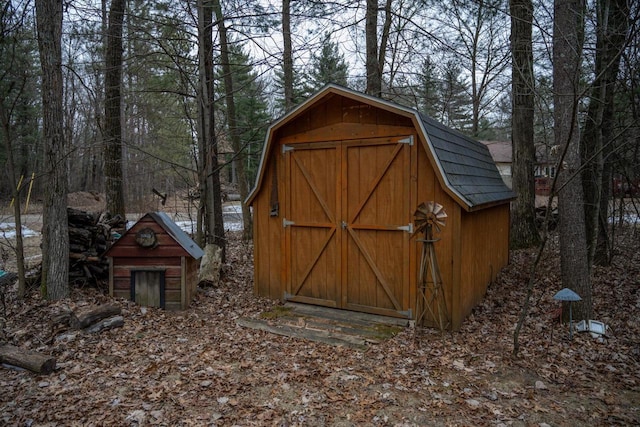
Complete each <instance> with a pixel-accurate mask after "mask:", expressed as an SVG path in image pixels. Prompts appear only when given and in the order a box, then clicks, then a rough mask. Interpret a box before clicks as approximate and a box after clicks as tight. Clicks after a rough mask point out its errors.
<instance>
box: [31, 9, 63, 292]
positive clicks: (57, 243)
mask: <svg viewBox="0 0 640 427" xmlns="http://www.w3.org/2000/svg"><path fill="white" fill-rule="evenodd" d="M36 21H37V29H38V48H39V51H40V66H41V68H42V88H41V90H42V127H43V134H44V147H45V150H44V151H45V152H44V171H45V180H46V184H45V186H46V187H45V188H46V191H45V197H44V206H43V226H42V287H43V289H42V290H43V294H45V295H46V296H47V298H49V299H60V298H65V297H67V296H68V295H69V284H68V275H69V262H68V259H69V232H68V229H67V170H66V167H65V166H66V163H65V158H66V149H65V143H64V140H63V123H62V120H63V119H62V100H63V98H62V43H61V41H62V0H36Z"/></svg>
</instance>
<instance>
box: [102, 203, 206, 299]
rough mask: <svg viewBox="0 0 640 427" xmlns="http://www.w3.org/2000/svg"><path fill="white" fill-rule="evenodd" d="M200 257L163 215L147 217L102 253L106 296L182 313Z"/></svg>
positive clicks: (198, 248)
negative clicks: (106, 270) (106, 273)
mask: <svg viewBox="0 0 640 427" xmlns="http://www.w3.org/2000/svg"><path fill="white" fill-rule="evenodd" d="M202 255H203V251H202V249H200V247H199V246H198V245H197V244H196V243H195V242H194V241H193V240H192V239H191V238H190V237H189V236H188V235H187V233H185V232H184V231H183V230H182V229H181V228H180V227H178V225H177V224H176V223H175V222H173V221H172V220H171V218H169V216H168V215H167V214H166V213H164V212H153V213H147V214H146V215H144V216H143V217H142V218H140V220H139V221H138V222H136V223H135V225H134V226H133V227H131V228H130V229H129V230H127V232H126V233H124V235H123V236H122V237H121V238H120V239H118V240H117V241H116V242H115V243H114V244H113V246H111V247H110V248H109V249H108V250H107V252H106V253H105V256H106V257H107V258H108V259H109V295H111V296H112V297H120V298H127V299H130V300H132V301H135V302H136V303H138V304H140V305H145V306H151V307H162V308H165V309H167V310H184V309H186V308H188V307H189V304H190V302H191V299H192V298H193V295H194V293H195V289H196V286H197V281H198V266H199V259H200V258H201V257H202Z"/></svg>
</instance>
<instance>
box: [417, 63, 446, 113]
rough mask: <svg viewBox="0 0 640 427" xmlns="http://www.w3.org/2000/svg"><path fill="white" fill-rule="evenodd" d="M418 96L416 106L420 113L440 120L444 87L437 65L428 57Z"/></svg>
mask: <svg viewBox="0 0 640 427" xmlns="http://www.w3.org/2000/svg"><path fill="white" fill-rule="evenodd" d="M416 95H417V96H416V97H417V99H416V104H417V107H418V110H419V111H421V112H423V113H426V114H427V115H429V116H431V117H433V118H440V117H439V111H442V107H441V105H442V85H441V82H440V80H439V76H438V70H437V69H436V65H435V63H434V62H433V61H432V60H431V58H428V57H427V58H425V60H424V61H422V68H421V70H420V74H419V75H418V87H417V88H416Z"/></svg>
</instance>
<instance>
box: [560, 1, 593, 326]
mask: <svg viewBox="0 0 640 427" xmlns="http://www.w3.org/2000/svg"><path fill="white" fill-rule="evenodd" d="M553 24H554V25H553V90H554V97H553V98H554V99H553V101H554V102H553V104H554V114H553V115H554V138H555V143H556V145H557V146H560V147H561V148H562V155H561V157H560V160H559V165H558V166H559V167H558V182H559V184H560V187H559V188H560V191H559V194H558V211H559V215H560V265H561V272H562V284H563V286H564V287H567V288H570V289H572V290H573V291H575V292H576V293H577V294H578V295H580V297H581V298H582V301H580V302H578V303H576V304H574V317H575V319H576V320H581V319H590V318H591V311H592V303H591V278H590V266H589V263H588V254H587V236H586V233H585V218H584V197H583V193H582V191H583V190H582V182H581V179H580V172H579V170H580V131H579V126H578V102H579V99H578V94H579V92H580V90H579V82H580V66H581V57H582V44H583V37H584V34H583V31H584V28H583V27H584V2H583V0H555V2H554V23H553Z"/></svg>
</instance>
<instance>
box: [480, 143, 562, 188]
mask: <svg viewBox="0 0 640 427" xmlns="http://www.w3.org/2000/svg"><path fill="white" fill-rule="evenodd" d="M480 142H482V143H483V144H484V145H485V146H486V147H487V148H488V149H489V153H491V158H493V161H494V162H495V163H496V167H497V168H498V171H499V172H500V177H501V178H502V180H503V181H504V183H505V184H506V185H507V186H508V187H509V188H513V175H512V164H513V148H512V145H511V141H480ZM555 172H556V167H555V164H554V163H553V161H552V160H551V157H550V155H549V150H548V148H547V146H546V145H544V144H536V162H535V165H534V172H533V173H534V176H535V186H536V190H535V191H536V194H538V195H541V196H547V195H549V192H550V191H551V182H552V181H553V178H554V176H555Z"/></svg>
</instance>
